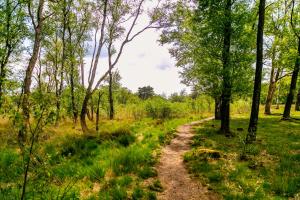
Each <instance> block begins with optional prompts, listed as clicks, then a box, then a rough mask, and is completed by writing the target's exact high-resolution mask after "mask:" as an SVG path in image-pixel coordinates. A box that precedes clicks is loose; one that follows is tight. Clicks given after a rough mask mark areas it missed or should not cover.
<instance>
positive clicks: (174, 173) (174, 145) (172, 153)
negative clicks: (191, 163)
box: [157, 118, 220, 200]
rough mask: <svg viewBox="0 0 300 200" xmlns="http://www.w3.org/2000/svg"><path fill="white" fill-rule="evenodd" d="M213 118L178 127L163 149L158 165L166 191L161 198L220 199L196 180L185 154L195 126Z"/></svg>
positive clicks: (162, 199) (174, 199)
mask: <svg viewBox="0 0 300 200" xmlns="http://www.w3.org/2000/svg"><path fill="white" fill-rule="evenodd" d="M211 119H212V118H207V119H203V120H201V121H197V122H193V123H190V124H186V125H182V126H180V127H178V128H177V133H176V135H177V136H176V137H175V138H174V139H173V140H172V141H171V143H170V145H168V146H166V147H165V148H163V150H162V155H161V158H160V162H159V164H158V166H157V171H158V178H159V180H160V182H161V184H162V186H163V189H164V191H163V192H161V193H159V194H158V199H160V200H196V199H197V200H208V199H209V200H215V199H220V198H219V197H218V196H217V195H216V194H214V193H212V192H211V191H209V190H208V189H207V188H206V187H204V186H203V185H201V183H200V182H199V181H197V180H194V179H193V178H192V177H191V176H190V175H189V174H188V171H187V169H186V168H185V165H184V162H183V155H184V153H186V152H187V151H189V150H190V144H191V142H192V138H193V135H194V133H193V126H194V125H199V124H201V123H203V122H205V121H208V120H211Z"/></svg>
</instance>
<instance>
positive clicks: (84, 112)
mask: <svg viewBox="0 0 300 200" xmlns="http://www.w3.org/2000/svg"><path fill="white" fill-rule="evenodd" d="M91 95H92V93H91V92H89V91H88V90H87V92H86V95H85V97H84V100H83V102H82V107H81V112H80V125H81V129H82V131H83V133H84V134H87V133H88V132H89V129H88V126H87V124H86V119H85V116H86V115H87V106H88V102H89V99H90V98H91Z"/></svg>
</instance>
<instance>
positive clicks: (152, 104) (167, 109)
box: [145, 98, 172, 119]
mask: <svg viewBox="0 0 300 200" xmlns="http://www.w3.org/2000/svg"><path fill="white" fill-rule="evenodd" d="M145 110H146V113H147V116H148V117H151V118H153V119H168V118H171V117H172V109H171V105H170V103H169V102H167V101H165V100H163V99H159V98H156V99H152V100H149V101H148V102H147V104H146V106H145Z"/></svg>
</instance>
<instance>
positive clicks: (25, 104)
mask: <svg viewBox="0 0 300 200" xmlns="http://www.w3.org/2000/svg"><path fill="white" fill-rule="evenodd" d="M38 7H39V9H38V13H37V19H38V24H37V26H35V27H34V30H35V34H34V45H33V50H32V55H31V58H30V60H29V64H28V66H27V69H26V72H25V78H24V89H23V92H24V93H23V101H22V110H23V118H24V123H23V127H22V128H21V129H20V131H19V134H18V139H19V142H20V143H21V144H23V142H24V141H25V140H26V133H27V130H28V127H29V119H30V108H29V106H30V104H29V96H30V87H31V77H32V72H33V69H34V67H35V64H36V62H37V59H38V55H39V51H40V45H41V39H42V28H43V16H42V15H43V8H44V0H40V1H39V6H38Z"/></svg>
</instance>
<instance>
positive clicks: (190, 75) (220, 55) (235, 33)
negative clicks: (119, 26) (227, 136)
mask: <svg viewBox="0 0 300 200" xmlns="http://www.w3.org/2000/svg"><path fill="white" fill-rule="evenodd" d="M196 2H197V4H196V5H193V4H192V5H191V4H190V3H189V2H188V1H178V2H177V3H174V4H173V5H171V6H167V8H166V9H164V10H163V11H162V13H164V14H165V15H166V16H165V17H164V18H163V19H166V20H165V21H162V22H161V23H162V24H163V25H164V31H163V33H162V35H161V39H160V41H161V42H162V43H163V44H165V43H171V44H172V45H173V46H172V48H171V49H170V53H171V55H172V56H173V57H175V59H176V61H177V63H176V65H177V66H178V67H180V68H181V69H182V70H181V78H182V82H183V83H184V84H186V85H188V86H192V87H193V89H194V90H195V91H197V93H205V94H207V95H209V96H211V97H212V98H213V99H214V100H215V118H216V119H220V116H221V110H220V107H221V94H222V90H224V88H223V86H224V84H223V78H224V75H225V79H226V80H227V81H226V84H227V85H226V88H227V89H226V91H227V93H226V95H227V96H228V94H230V90H231V94H232V95H229V96H230V100H229V102H231V101H232V100H233V98H234V97H238V98H240V97H241V96H248V94H249V91H250V89H251V87H252V86H251V84H249V82H250V80H251V79H252V71H253V69H252V67H251V65H252V63H253V53H252V50H253V41H254V40H253V38H254V37H253V31H252V29H251V28H250V27H251V24H252V21H253V19H252V10H251V5H250V4H249V2H248V1H234V2H231V3H232V4H231V5H230V8H231V12H229V13H231V14H230V16H231V17H229V18H230V20H227V18H228V17H226V16H225V10H226V9H225V8H226V1H210V0H206V1H196ZM227 3H228V2H227ZM229 3H230V2H229ZM229 3H228V5H229ZM228 8H229V7H228ZM165 10H166V11H165ZM227 16H228V12H227ZM228 22H230V24H231V25H232V28H231V31H230V32H231V34H230V35H231V37H230V38H231V39H230V43H231V44H230V46H232V47H233V48H231V50H230V51H229V57H230V59H229V60H230V63H227V61H228V51H227V53H226V54H225V53H224V52H226V51H224V47H225V46H224V42H225V38H224V36H225V35H224V33H225V28H226V29H227V28H228V24H229V23H228ZM225 23H227V25H226V26H225ZM226 32H228V31H227V30H226ZM227 39H228V38H227ZM226 43H227V44H228V40H227V41H226ZM226 46H227V48H228V45H226ZM229 49H230V48H229ZM224 55H226V56H224ZM224 61H225V63H226V64H225V69H226V70H223V66H224ZM229 64H230V65H229ZM225 72H226V73H225ZM231 77H233V78H231ZM228 78H229V79H228ZM229 88H231V89H229ZM228 89H229V90H228ZM224 91H225V90H224ZM223 105H225V104H223ZM227 106H228V104H227ZM223 108H224V107H223ZM228 110H229V109H228Z"/></svg>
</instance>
